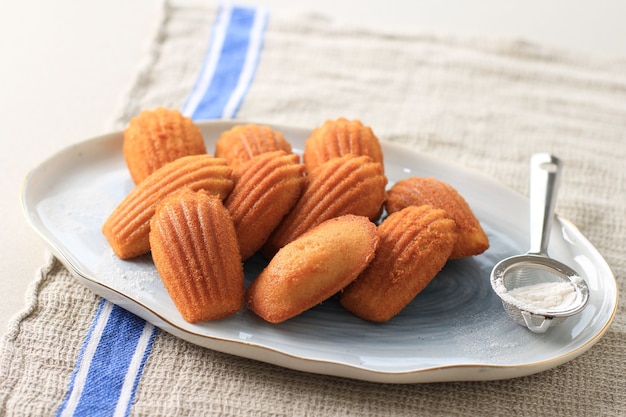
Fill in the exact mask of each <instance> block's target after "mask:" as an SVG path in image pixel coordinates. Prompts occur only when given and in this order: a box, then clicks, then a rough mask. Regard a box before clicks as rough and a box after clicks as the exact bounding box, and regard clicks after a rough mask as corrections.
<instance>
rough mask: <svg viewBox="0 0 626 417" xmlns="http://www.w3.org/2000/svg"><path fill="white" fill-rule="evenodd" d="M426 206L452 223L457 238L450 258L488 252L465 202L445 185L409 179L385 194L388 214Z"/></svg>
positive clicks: (483, 235)
mask: <svg viewBox="0 0 626 417" xmlns="http://www.w3.org/2000/svg"><path fill="white" fill-rule="evenodd" d="M423 204H428V205H431V206H435V207H438V208H441V209H444V210H445V211H446V212H447V213H448V216H449V217H450V218H451V219H452V220H454V221H455V223H456V226H457V231H458V233H459V237H458V239H457V242H456V244H455V246H454V249H453V251H452V254H451V255H450V258H453V259H455V258H463V257H466V256H473V255H479V254H481V253H483V252H484V251H486V250H487V249H488V248H489V238H488V237H487V234H486V233H485V231H484V230H483V228H482V226H481V225H480V222H479V221H478V219H477V218H476V216H475V215H474V213H473V212H472V209H471V208H470V206H469V204H468V203H467V201H465V199H464V198H463V197H462V196H461V195H460V194H459V193H458V192H457V191H456V190H455V189H454V188H453V187H452V186H451V185H450V184H448V183H446V182H444V181H441V180H438V179H436V178H433V177H410V178H407V179H404V180H401V181H398V182H397V183H396V184H395V185H394V186H393V187H391V189H390V190H389V192H388V196H387V201H386V202H385V207H386V209H387V212H388V213H393V212H395V211H398V210H402V209H403V208H405V207H407V206H410V205H416V206H420V205H423Z"/></svg>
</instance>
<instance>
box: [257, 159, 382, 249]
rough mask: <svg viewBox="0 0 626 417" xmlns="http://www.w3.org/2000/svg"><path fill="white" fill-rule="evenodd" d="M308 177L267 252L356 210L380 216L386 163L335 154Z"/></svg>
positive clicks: (362, 214)
mask: <svg viewBox="0 0 626 417" xmlns="http://www.w3.org/2000/svg"><path fill="white" fill-rule="evenodd" d="M306 178H307V181H306V184H305V186H304V190H303V192H302V196H301V197H300V199H299V200H298V202H297V203H296V205H295V206H294V208H293V209H292V210H291V211H290V212H289V213H288V214H287V215H286V216H285V217H284V218H283V221H282V222H281V223H280V224H279V225H278V227H277V228H276V229H275V230H274V233H272V235H271V236H270V238H269V239H268V241H267V243H266V245H264V247H263V253H264V254H265V255H266V256H271V255H272V254H274V253H275V252H276V251H278V249H280V248H281V247H283V246H284V245H286V244H287V243H289V242H291V241H292V240H294V239H296V238H297V237H298V236H300V235H302V234H303V233H304V232H306V231H307V230H309V229H311V228H313V227H315V226H317V225H318V224H320V223H322V222H323V221H325V220H328V219H331V218H333V217H338V216H342V215H345V214H354V215H357V216H365V217H368V218H369V219H370V220H372V221H374V220H376V219H378V217H379V216H380V213H381V209H382V206H383V203H384V201H385V197H386V192H385V186H386V185H387V178H386V177H385V175H384V173H383V166H382V164H381V163H380V162H374V161H372V159H371V158H370V157H369V156H364V155H363V156H355V155H344V156H341V157H337V158H333V159H331V160H329V161H327V162H325V163H324V164H322V165H320V166H319V167H317V168H316V169H314V170H313V171H312V172H310V173H309V174H308V175H307V177H306Z"/></svg>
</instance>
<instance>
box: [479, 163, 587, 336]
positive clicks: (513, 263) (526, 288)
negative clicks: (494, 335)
mask: <svg viewBox="0 0 626 417" xmlns="http://www.w3.org/2000/svg"><path fill="white" fill-rule="evenodd" d="M530 168H531V170H530V250H529V251H528V252H527V253H526V254H525V255H517V256H512V257H510V258H506V259H504V260H502V261H500V262H499V263H498V264H497V265H496V266H495V267H494V268H493V270H492V272H491V286H492V288H493V290H494V291H495V292H496V294H498V296H499V297H500V298H501V299H502V304H503V306H504V309H505V310H506V312H507V313H508V314H509V316H511V318H513V320H515V321H516V322H517V323H518V324H520V325H522V326H525V327H527V328H528V329H529V330H531V331H532V332H535V333H544V332H545V331H547V330H548V328H550V326H552V325H555V324H557V323H560V322H561V321H563V320H564V319H565V318H567V317H570V316H572V315H574V314H577V313H579V312H581V311H582V310H583V309H584V308H585V306H586V305H587V301H588V298H589V290H588V288H587V284H586V283H585V280H584V279H583V278H582V277H581V276H580V275H579V274H578V273H577V272H576V271H574V270H573V269H572V268H570V267H569V266H567V265H564V264H563V263H561V262H559V261H556V260H554V259H551V258H550V257H549V256H548V251H547V248H548V243H549V240H550V230H551V227H552V220H553V218H554V206H555V203H556V195H557V191H558V185H559V173H560V170H561V161H560V160H559V159H558V158H557V157H555V156H553V155H550V154H546V153H541V154H536V155H533V157H532V158H531V163H530Z"/></svg>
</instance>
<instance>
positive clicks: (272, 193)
mask: <svg viewBox="0 0 626 417" xmlns="http://www.w3.org/2000/svg"><path fill="white" fill-rule="evenodd" d="M303 174H304V165H302V164H301V163H300V157H299V156H298V155H296V154H293V153H286V152H285V151H274V152H266V153H263V154H261V155H257V156H255V157H253V158H252V159H250V160H249V161H246V162H244V163H242V164H241V165H239V167H238V168H236V169H235V170H234V171H233V179H234V180H235V188H233V191H232V192H231V193H230V195H229V196H228V198H227V199H226V201H225V205H226V208H227V209H228V211H229V212H230V214H231V216H232V218H233V221H234V223H235V230H236V231H237V239H238V241H239V249H240V250H241V257H242V258H243V259H244V260H245V259H247V258H249V257H250V256H252V255H253V254H254V253H255V252H256V251H257V250H259V249H260V248H261V246H263V244H264V243H265V242H266V241H267V239H268V238H269V236H270V234H271V233H272V231H273V230H274V229H275V228H276V226H277V225H278V224H279V223H280V221H281V220H282V218H283V217H284V216H285V214H287V213H288V212H289V210H291V208H292V207H293V206H294V205H295V204H296V202H297V201H298V198H299V197H300V194H301V193H302V189H303V187H304V181H305V179H304V176H303Z"/></svg>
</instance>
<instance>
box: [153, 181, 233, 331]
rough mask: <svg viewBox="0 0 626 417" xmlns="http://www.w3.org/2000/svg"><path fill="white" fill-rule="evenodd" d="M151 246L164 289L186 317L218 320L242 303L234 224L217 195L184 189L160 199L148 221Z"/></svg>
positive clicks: (231, 313) (195, 319) (194, 319)
mask: <svg viewBox="0 0 626 417" xmlns="http://www.w3.org/2000/svg"><path fill="white" fill-rule="evenodd" d="M150 246H151V247H152V259H153V260H154V265H155V266H156V269H157V271H158V272H159V275H160V276H161V279H162V280H163V283H164V284H165V288H166V289H167V292H168V294H169V295H170V297H171V298H172V301H174V305H176V308H177V309H178V311H179V312H180V314H181V315H182V316H183V318H184V319H185V320H186V321H188V322H190V323H196V322H199V321H204V320H217V319H221V318H224V317H228V316H230V315H233V314H235V313H236V312H238V311H239V310H240V309H241V308H242V307H243V303H244V275H243V265H242V263H241V255H240V254H239V246H238V245H237V236H236V234H235V226H234V225H233V221H232V219H231V218H230V214H229V213H228V211H227V210H226V208H225V207H224V205H223V204H222V200H221V199H220V198H219V197H218V196H216V195H211V194H209V193H208V192H206V191H198V192H194V191H188V190H185V191H182V192H179V193H176V194H174V195H170V196H168V197H166V198H165V199H163V200H162V201H161V203H159V205H158V207H157V210H156V212H155V214H154V216H153V217H152V220H151V222H150Z"/></svg>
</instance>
